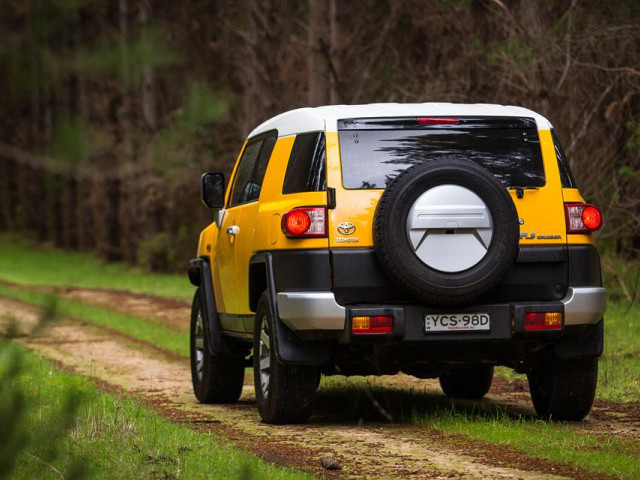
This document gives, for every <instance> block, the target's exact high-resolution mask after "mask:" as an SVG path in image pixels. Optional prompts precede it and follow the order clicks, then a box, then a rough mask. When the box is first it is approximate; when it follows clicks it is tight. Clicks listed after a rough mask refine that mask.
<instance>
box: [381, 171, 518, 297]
mask: <svg viewBox="0 0 640 480" xmlns="http://www.w3.org/2000/svg"><path fill="white" fill-rule="evenodd" d="M373 238H374V246H375V250H376V253H377V256H378V259H379V261H380V265H381V267H382V268H383V270H384V271H385V272H386V273H387V275H388V276H389V277H390V279H391V280H392V281H394V282H397V284H399V285H400V286H401V287H403V288H404V289H406V290H407V291H408V292H410V293H411V294H412V296H414V297H415V298H416V299H418V300H420V301H423V302H426V303H429V304H435V305H456V304H458V305H460V304H465V303H469V302H470V301H472V300H473V299H475V298H477V297H478V296H480V295H482V294H483V293H485V292H487V291H489V290H490V289H491V288H493V287H494V286H495V285H496V284H497V283H498V282H499V281H500V280H501V279H502V278H503V276H504V275H505V274H506V273H507V271H508V270H509V268H510V266H511V264H512V263H513V262H514V260H515V258H516V256H517V253H518V240H519V227H518V216H517V213H516V208H515V205H514V204H513V200H512V199H511V196H510V195H509V193H508V191H507V189H506V188H505V186H504V185H503V184H502V183H501V182H500V181H499V180H498V179H497V178H496V177H495V176H494V175H493V174H492V173H491V172H489V171H488V170H487V169H485V168H484V167H481V166H480V165H478V164H477V163H475V162H472V161H469V160H459V159H456V160H435V161H430V162H428V163H424V164H420V165H416V166H414V167H411V168H409V169H407V170H405V171H404V172H402V173H401V174H399V175H398V176H397V177H396V178H395V179H394V180H393V181H392V182H391V183H390V184H389V186H388V187H387V189H386V190H385V192H384V193H383V194H382V197H381V198H380V201H379V203H378V207H377V209H376V213H375V217H374V224H373Z"/></svg>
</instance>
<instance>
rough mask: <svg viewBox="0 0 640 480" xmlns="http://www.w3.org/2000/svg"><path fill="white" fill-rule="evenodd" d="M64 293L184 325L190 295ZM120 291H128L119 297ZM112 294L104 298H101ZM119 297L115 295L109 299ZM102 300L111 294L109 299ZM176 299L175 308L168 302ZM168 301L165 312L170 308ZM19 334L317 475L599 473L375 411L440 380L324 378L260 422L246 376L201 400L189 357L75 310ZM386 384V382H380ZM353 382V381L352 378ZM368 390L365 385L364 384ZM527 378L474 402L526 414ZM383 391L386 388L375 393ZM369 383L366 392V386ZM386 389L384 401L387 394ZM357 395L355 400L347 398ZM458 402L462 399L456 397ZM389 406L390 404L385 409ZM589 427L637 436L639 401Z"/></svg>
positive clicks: (28, 312) (175, 412)
mask: <svg viewBox="0 0 640 480" xmlns="http://www.w3.org/2000/svg"><path fill="white" fill-rule="evenodd" d="M61 295H62V296H69V297H71V296H73V298H75V299H78V300H82V301H85V302H87V303H92V304H99V305H102V306H106V305H107V304H108V305H109V306H111V307H114V309H117V310H119V311H123V312H127V313H132V314H138V315H140V314H143V315H144V316H146V317H149V316H151V317H153V319H154V321H158V322H163V321H165V322H168V323H169V324H170V325H173V326H174V328H177V329H178V328H179V329H184V328H186V322H185V320H184V317H181V318H179V319H178V318H175V317H173V315H176V314H177V313H178V312H179V313H180V315H184V313H185V311H187V312H188V305H184V304H180V303H179V302H174V301H167V302H169V303H167V304H166V306H167V307H168V308H167V310H164V309H163V308H162V306H163V305H165V304H164V303H163V302H164V300H159V299H154V298H153V297H148V296H142V295H131V294H127V293H124V292H109V291H102V290H86V289H72V290H68V291H66V292H62V293H61ZM125 297H126V299H125ZM106 298H108V300H105V299H106ZM114 300H117V301H116V302H115V303H109V302H111V301H114ZM105 302H107V303H105ZM172 309H173V310H172ZM169 310H170V311H171V313H170V314H169V313H168V311H169ZM8 318H12V319H13V320H12V321H14V322H16V323H17V324H19V325H20V328H21V329H22V330H23V331H24V332H26V331H28V330H29V325H34V324H35V323H36V322H37V319H38V310H37V308H36V307H33V306H31V305H28V304H25V303H22V302H19V301H16V300H12V299H8V298H4V297H0V319H4V322H5V324H6V322H7V319H8ZM20 341H21V342H22V343H23V344H24V345H25V346H27V347H28V348H30V349H32V350H34V351H36V352H38V353H39V354H41V355H42V356H43V357H45V358H47V359H50V360H53V361H54V362H56V364H57V365H59V366H61V367H62V368H65V369H67V370H70V371H73V372H75V373H78V374H81V375H86V376H89V377H91V378H92V379H94V380H95V381H96V382H97V383H98V384H99V385H101V386H102V387H103V388H105V389H107V390H111V391H116V392H119V393H124V394H128V395H131V396H134V397H136V398H139V399H140V400H141V401H143V402H145V403H147V404H149V405H152V406H153V408H155V409H157V410H158V411H160V412H161V413H162V414H163V415H166V416H168V417H170V418H171V419H173V420H174V421H179V422H185V423H187V424H189V425H190V426H192V427H193V428H199V429H211V430H214V431H216V432H217V433H219V434H220V435H222V436H224V437H226V438H227V439H229V440H231V441H233V442H234V443H235V444H236V445H237V446H239V447H241V448H247V449H250V450H251V451H253V452H254V453H255V454H256V455H258V456H260V457H262V458H264V459H265V460H267V461H270V462H273V463H277V464H286V465H294V466H297V467H299V468H301V469H304V470H306V471H309V472H311V473H313V474H316V475H318V476H323V477H348V478H372V477H375V478H398V477H410V478H465V479H466V478H490V479H503V478H522V479H534V478H580V479H591V478H604V477H600V476H597V475H594V474H591V473H589V472H587V471H586V470H583V469H580V468H574V467H572V466H568V465H565V464H553V463H550V462H545V461H541V460H535V459H531V458H528V457H525V456H523V455H522V454H521V453H519V452H517V451H516V450H511V449H509V448H507V447H504V446H500V447H497V446H495V445H491V444H486V443H482V442H478V441H472V440H470V439H468V438H466V437H463V436H461V435H446V434H443V433H441V432H440V431H438V430H435V429H432V428H429V427H424V426H418V425H414V424H409V423H388V422H383V421H382V420H381V418H382V417H381V416H380V415H378V414H377V412H376V409H375V408H373V407H372V404H371V398H372V397H375V396H380V395H385V396H387V398H386V400H387V402H381V403H383V404H384V405H387V406H388V405H394V400H398V401H400V402H402V401H405V402H406V401H407V400H410V401H412V402H415V404H416V408H417V409H421V408H424V409H429V408H434V406H436V407H437V405H439V404H440V405H442V406H445V405H446V406H449V405H450V401H449V400H447V399H446V398H445V397H443V396H442V394H441V393H440V390H439V387H438V385H437V382H435V381H424V380H417V379H414V378H413V377H408V376H404V375H398V376H394V377H381V378H380V379H378V380H376V381H375V382H374V383H373V385H372V386H371V387H369V388H364V387H360V390H361V391H360V393H362V394H361V395H356V396H355V397H354V395H353V394H352V393H353V392H352V393H345V391H344V389H336V388H331V387H327V386H323V387H321V389H320V391H319V393H318V399H317V403H316V405H317V406H316V412H315V414H314V416H313V417H312V420H311V422H310V423H309V424H308V425H304V426H277V427H274V426H269V425H265V424H262V423H261V422H260V419H259V416H258V414H257V411H256V408H255V404H254V400H255V399H254V390H253V385H252V383H253V382H252V379H251V378H249V377H247V378H245V386H244V389H243V393H242V397H241V399H240V402H238V403H237V404H235V405H226V406H222V405H201V404H198V403H197V402H196V401H195V399H194V397H193V394H192V390H191V381H190V371H189V365H188V360H187V359H183V358H179V357H176V356H175V355H172V354H167V353H164V352H162V351H161V350H158V349H157V348H151V346H149V345H144V344H143V342H140V341H138V340H134V339H130V338H127V337H124V336H122V335H121V334H114V332H112V331H109V330H107V329H104V328H98V327H96V326H93V325H90V324H88V323H86V322H82V321H81V319H64V320H63V321H61V322H58V323H57V324H55V325H54V326H51V327H49V328H47V329H46V330H45V331H41V332H39V333H37V334H36V336H23V337H22V338H21V339H20ZM379 387H385V389H386V391H387V392H389V393H388V395H386V394H385V393H384V392H385V390H381V389H379ZM354 390H355V391H356V392H357V391H358V389H357V388H356V387H354ZM365 390H366V391H365ZM525 390H526V389H525V385H522V384H520V383H515V384H509V383H507V382H505V381H503V380H500V379H496V380H495V381H494V386H493V387H492V391H491V392H490V394H489V395H488V397H487V399H486V400H483V401H482V402H477V403H476V404H475V405H474V408H475V409H476V411H477V410H482V409H488V410H491V409H492V408H493V409H495V406H496V404H499V405H502V406H504V405H507V406H508V407H507V412H508V413H509V414H513V415H519V414H524V415H532V414H533V410H532V409H531V405H530V400H529V396H528V393H527V392H526V391H525ZM381 392H382V393H381ZM365 393H366V395H365ZM389 397H390V401H389ZM354 398H357V403H359V405H351V406H353V408H350V403H353V402H354ZM460 405H462V406H464V405H463V404H462V403H461V404H460ZM389 413H390V414H391V415H393V414H394V413H395V412H394V411H393V407H391V409H390V410H389ZM574 428H576V429H578V430H581V431H584V432H586V433H594V434H603V433H607V432H610V433H613V434H616V435H620V436H624V437H628V438H632V439H634V440H640V415H639V412H637V411H635V412H634V411H632V410H631V411H630V410H629V409H627V408H619V407H618V406H616V405H613V404H597V405H596V407H595V408H594V411H593V413H592V415H590V417H589V418H588V421H587V422H584V423H583V424H580V425H577V426H576V427H574ZM325 456H332V457H333V458H335V459H336V460H337V461H338V462H339V463H340V465H341V466H342V469H341V470H339V471H327V470H323V469H322V467H321V459H322V458H323V457H325Z"/></svg>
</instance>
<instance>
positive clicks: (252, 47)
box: [0, 0, 640, 300]
mask: <svg viewBox="0 0 640 480" xmlns="http://www.w3.org/2000/svg"><path fill="white" fill-rule="evenodd" d="M0 38H1V40H0V65H1V66H2V73H0V230H9V231H16V232H21V233H22V234H24V235H26V236H29V237H31V238H32V239H34V240H36V241H38V242H47V243H50V244H52V245H54V246H56V247H62V248H65V249H69V250H85V251H95V252H96V253H97V254H98V255H99V256H100V257H102V258H103V259H105V260H109V261H114V260H122V261H125V262H128V263H131V264H139V265H142V266H144V267H145V268H150V269H152V270H165V271H166V270H178V271H179V270H182V269H184V268H185V265H186V263H187V260H188V259H189V258H190V257H191V256H192V255H193V254H194V251H195V247H196V243H197V238H198V232H199V231H200V230H201V229H202V227H203V226H204V225H206V224H208V223H209V222H210V221H211V213H210V212H209V211H208V210H206V209H205V208H204V207H202V206H201V205H200V195H199V176H200V174H201V173H202V172H204V171H224V172H226V173H227V174H228V173H229V172H230V170H231V167H232V166H233V163H234V161H235V158H236V155H237V154H238V150H239V148H240V146H241V145H242V141H243V140H244V138H245V137H246V135H247V134H248V133H249V131H250V130H251V129H252V128H253V127H255V126H256V125H258V124H259V123H261V122H262V121H264V120H266V119H267V118H269V117H271V116H273V115H275V114H278V113H280V112H282V111H285V110H289V109H292V108H298V107H304V106H315V105H323V104H341V103H347V104H355V103H369V102H427V101H438V102H481V103H501V104H515V105H522V106H525V107H528V108H531V109H533V110H536V111H538V112H540V113H542V114H543V115H545V116H547V117H548V118H549V119H550V120H551V122H552V123H553V125H554V126H555V128H556V131H557V133H558V136H559V138H560V140H561V142H562V143H563V145H564V149H565V151H566V153H567V155H568V157H569V161H570V164H571V168H572V170H573V173H574V176H575V177H576V179H577V181H578V184H579V185H580V188H581V191H582V193H583V195H584V196H585V197H586V198H587V199H588V201H591V202H594V203H596V204H598V205H600V206H601V207H602V209H603V212H604V218H605V227H604V230H603V231H602V232H601V233H600V235H599V238H598V242H599V243H600V246H601V247H602V249H603V251H605V252H607V253H608V254H610V255H609V257H610V258H612V259H615V260H612V261H611V262H610V263H607V262H605V268H608V269H609V272H610V274H612V275H614V276H615V277H617V278H619V279H620V282H622V277H620V276H619V275H618V270H619V269H620V268H624V265H626V264H627V261H628V260H633V259H637V258H638V256H640V2H638V1H637V0H618V1H613V0H539V1H533V0H513V1H507V0H404V1H403V0H351V1H339V0H305V1H294V0H262V1H258V0H218V1H215V0H213V1H205V0H188V1H187V0H185V1H181V2H175V1H167V0H114V1H99V0H32V1H21V0H0ZM632 263H633V262H632ZM638 272H640V270H638ZM625 278H627V277H625ZM639 279H640V273H639V274H638V275H636V277H635V285H632V286H625V285H624V284H623V285H622V287H623V288H622V291H623V293H624V295H625V296H627V297H628V299H629V300H634V298H631V297H632V296H635V293H633V292H636V291H637V290H638V288H637V287H638V285H637V284H638V283H639ZM626 281H628V280H626Z"/></svg>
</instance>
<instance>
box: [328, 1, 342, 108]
mask: <svg viewBox="0 0 640 480" xmlns="http://www.w3.org/2000/svg"><path fill="white" fill-rule="evenodd" d="M340 20H341V19H340V1H339V0H330V3H329V40H330V44H329V59H328V61H329V62H330V65H329V66H330V67H331V68H330V72H329V74H330V79H331V80H330V82H329V86H330V89H329V103H331V104H332V105H335V104H339V103H342V102H343V100H342V94H341V88H340V81H341V79H340V74H341V67H342V62H341V61H340V60H341V55H342V32H341V31H340Z"/></svg>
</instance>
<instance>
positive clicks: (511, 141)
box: [339, 118, 545, 189]
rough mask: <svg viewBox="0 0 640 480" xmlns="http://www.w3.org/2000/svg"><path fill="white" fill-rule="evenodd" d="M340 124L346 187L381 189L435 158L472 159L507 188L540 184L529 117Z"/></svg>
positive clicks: (536, 139) (542, 179) (539, 163)
mask: <svg viewBox="0 0 640 480" xmlns="http://www.w3.org/2000/svg"><path fill="white" fill-rule="evenodd" d="M516 120H517V121H516ZM340 125H341V126H344V128H340V129H339V138H340V152H341V156H342V179H343V184H344V187H345V188H348V189H384V188H386V187H387V185H388V184H389V183H390V182H391V181H392V180H393V179H394V178H395V177H396V176H397V175H398V174H399V173H401V172H402V171H404V170H406V169H407V168H409V167H411V166H413V165H417V164H422V163H425V162H428V161H430V160H435V159H452V160H453V159H466V160H472V161H474V162H476V163H478V164H479V165H482V166H483V167H485V168H486V169H487V170H489V171H490V172H491V173H493V174H494V175H495V176H496V177H498V179H500V180H501V181H502V182H503V183H504V184H505V186H507V187H541V186H543V185H544V184H545V176H544V167H543V163H542V152H541V150H540V140H539V137H538V130H537V128H536V126H535V122H533V121H532V120H529V119H515V120H514V119H505V120H501V119H491V120H485V119H462V118H461V119H460V124H456V125H427V126H420V125H418V124H417V122H416V121H415V119H414V120H413V122H412V121H410V120H406V119H403V120H398V121H394V120H393V119H392V120H390V121H388V122H385V123H384V124H382V122H377V123H372V124H366V122H365V124H364V125H363V122H361V121H355V122H354V121H341V122H340ZM362 127H364V128H362ZM380 127H382V128H380Z"/></svg>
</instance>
